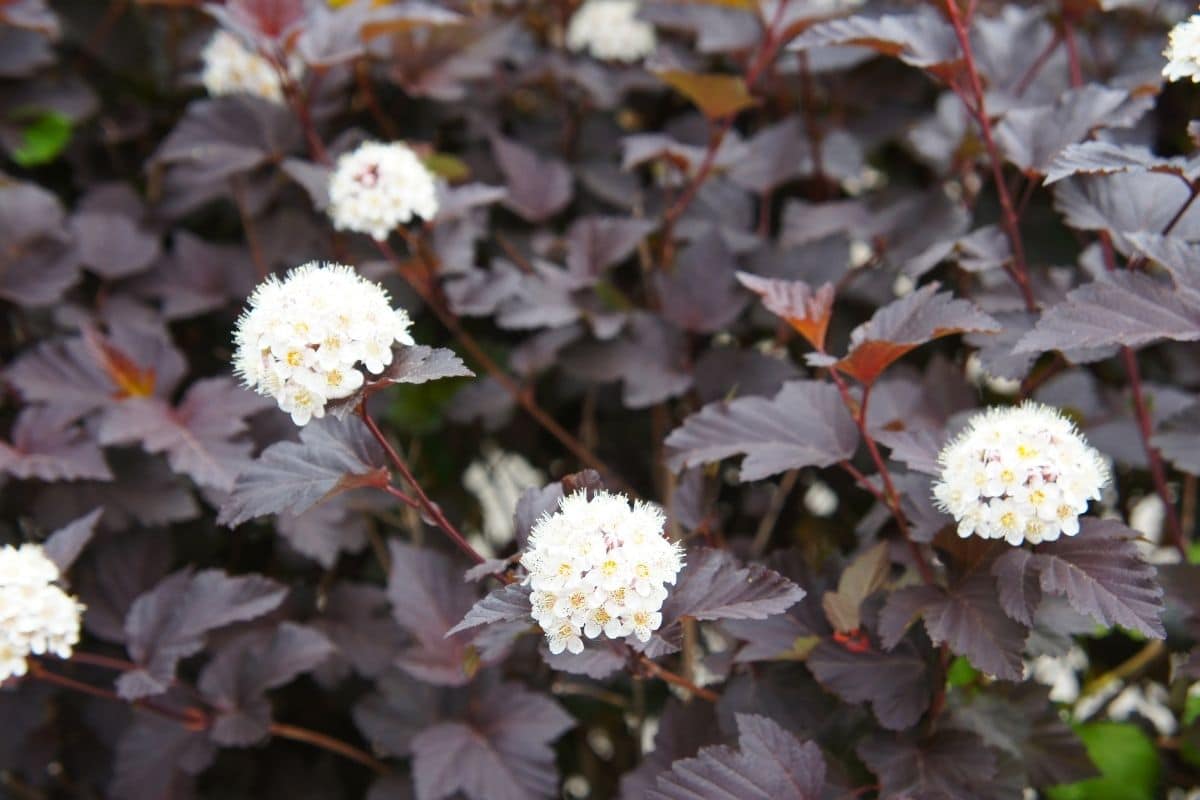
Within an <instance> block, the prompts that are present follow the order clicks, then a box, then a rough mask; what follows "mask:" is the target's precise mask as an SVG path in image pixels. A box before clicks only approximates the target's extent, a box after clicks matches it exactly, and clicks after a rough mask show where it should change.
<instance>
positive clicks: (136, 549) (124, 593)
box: [72, 531, 171, 644]
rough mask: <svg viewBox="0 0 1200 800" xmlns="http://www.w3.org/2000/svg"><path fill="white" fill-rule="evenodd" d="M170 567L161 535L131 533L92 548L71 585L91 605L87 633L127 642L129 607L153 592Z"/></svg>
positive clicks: (86, 617) (168, 549) (85, 619)
mask: <svg viewBox="0 0 1200 800" xmlns="http://www.w3.org/2000/svg"><path fill="white" fill-rule="evenodd" d="M170 566H171V546H170V542H168V541H167V537H164V536H162V535H161V534H160V533H159V532H157V531H155V532H152V533H147V532H128V533H125V534H124V535H122V536H117V537H110V538H102V539H101V540H100V541H98V542H96V543H95V544H93V545H92V546H91V547H89V548H88V549H87V552H86V553H85V554H84V556H83V568H81V569H79V570H76V574H75V577H74V580H73V581H72V588H73V589H75V590H76V591H77V592H78V594H79V597H80V599H81V600H82V601H83V603H84V605H86V606H87V613H86V614H84V615H83V625H84V628H85V629H86V630H87V631H88V633H90V634H91V635H93V636H96V637H97V638H100V639H103V640H104V641H107V642H113V643H115V644H121V643H123V642H124V641H125V618H126V617H127V616H129V608H130V606H132V605H133V603H134V601H135V600H137V598H138V597H140V596H141V595H143V594H145V593H146V592H149V591H150V590H151V589H153V588H154V586H155V585H156V584H158V582H159V581H161V580H162V579H163V577H164V576H166V574H167V570H169V569H170Z"/></svg>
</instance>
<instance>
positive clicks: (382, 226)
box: [329, 142, 438, 242]
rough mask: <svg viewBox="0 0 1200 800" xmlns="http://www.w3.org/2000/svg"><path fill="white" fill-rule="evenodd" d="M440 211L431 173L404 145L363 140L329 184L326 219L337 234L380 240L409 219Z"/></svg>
mask: <svg viewBox="0 0 1200 800" xmlns="http://www.w3.org/2000/svg"><path fill="white" fill-rule="evenodd" d="M437 210H438V198H437V184H436V183H435V182H434V179H433V175H432V174H431V173H430V172H429V170H428V169H426V167H425V165H424V164H423V163H421V159H420V158H418V157H417V154H416V153H414V152H413V151H412V150H411V149H410V148H409V147H408V146H407V145H404V144H401V143H399V142H391V143H390V144H383V143H382V142H364V143H363V144H361V145H359V146H358V147H357V148H356V149H355V150H353V151H351V152H349V153H345V154H344V155H342V156H341V157H340V158H338V161H337V167H336V168H335V169H334V171H333V176H332V177H331V178H330V180H329V217H330V219H332V220H333V226H334V227H335V228H337V229H338V230H339V231H342V230H346V231H357V232H359V233H366V234H370V235H371V236H372V237H373V238H375V239H377V240H379V241H381V242H382V241H384V240H386V239H387V238H388V235H389V234H390V233H391V232H392V231H393V230H394V229H395V228H396V227H398V226H400V225H403V224H405V223H407V222H409V221H410V220H411V219H413V217H420V218H421V219H426V220H429V219H433V217H434V216H435V215H436V214H437Z"/></svg>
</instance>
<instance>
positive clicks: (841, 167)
mask: <svg viewBox="0 0 1200 800" xmlns="http://www.w3.org/2000/svg"><path fill="white" fill-rule="evenodd" d="M820 163H821V170H822V173H823V174H824V175H825V176H827V177H830V178H834V179H840V178H848V177H851V176H855V175H858V174H859V173H860V172H862V166H863V154H862V146H861V145H860V144H859V142H858V140H857V139H855V138H854V137H852V136H849V135H848V134H846V133H844V132H841V131H826V132H824V133H823V135H822V137H821V162H820ZM815 172H816V162H815V160H814V159H813V155H812V148H811V145H810V144H809V137H808V134H807V133H806V132H805V130H804V127H803V123H802V122H801V120H800V118H799V117H797V116H792V117H787V118H786V119H784V120H783V121H782V122H777V123H775V124H773V125H768V126H767V127H765V128H762V129H761V130H759V131H758V132H756V133H755V134H754V136H752V137H751V138H750V139H748V140H747V141H746V152H745V154H744V156H743V157H742V158H740V159H738V160H736V161H735V162H734V163H733V164H732V166H731V169H730V171H729V177H730V178H732V179H733V181H734V183H736V184H738V185H739V186H742V187H744V188H746V189H749V190H750V191H752V192H756V193H758V194H764V193H766V192H770V191H772V190H774V189H775V188H776V187H779V186H782V185H783V184H785V183H788V182H789V181H792V180H795V179H796V178H799V177H801V176H804V175H812V174H814V173H815Z"/></svg>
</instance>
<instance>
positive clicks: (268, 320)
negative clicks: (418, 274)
mask: <svg viewBox="0 0 1200 800" xmlns="http://www.w3.org/2000/svg"><path fill="white" fill-rule="evenodd" d="M411 325H412V321H411V320H410V319H409V317H408V314H407V313H405V312H404V311H403V310H402V309H393V308H392V305H391V300H390V299H389V298H388V294H387V291H386V290H385V289H384V288H383V287H382V286H380V285H379V284H377V283H372V282H371V281H368V280H366V279H365V278H363V277H362V276H361V275H359V274H358V273H357V272H355V270H354V268H353V267H347V266H343V265H340V264H318V263H316V262H313V263H309V264H305V265H304V266H301V267H297V268H296V269H294V270H292V271H291V272H289V273H288V274H287V275H286V276H285V277H284V279H283V280H278V279H276V278H275V277H271V278H268V279H267V280H266V281H264V282H263V283H261V284H260V285H259V286H258V288H257V289H256V290H255V291H254V294H253V295H251V297H250V301H249V305H248V307H247V308H246V310H245V312H244V313H243V314H242V316H241V318H240V319H239V320H238V325H237V331H236V333H235V336H234V341H235V344H236V352H235V353H234V365H235V369H236V370H237V373H238V375H239V376H240V377H241V379H242V381H243V383H245V385H246V386H248V387H249V388H251V389H253V390H254V391H256V392H258V393H259V394H263V395H266V396H268V397H273V398H274V399H275V401H276V402H278V403H279V407H280V408H282V409H283V410H284V411H286V412H288V413H289V414H291V415H292V420H293V421H294V422H295V423H296V424H297V425H306V424H308V422H309V420H311V419H313V418H314V417H322V416H324V415H325V405H326V403H327V402H328V401H330V400H337V399H340V398H343V397H347V396H349V395H351V394H353V393H354V392H355V391H356V390H357V389H358V388H359V387H360V386H362V385H363V382H364V381H365V379H366V376H365V375H364V373H363V370H364V369H365V370H366V372H368V373H371V374H372V375H378V374H379V373H381V372H383V370H384V368H385V367H386V366H387V365H388V364H390V363H391V361H392V345H393V343H394V342H399V343H400V344H405V345H412V344H414V342H413V339H412V337H411V336H410V335H409V333H408V329H409V327H410V326H411ZM360 365H361V367H360Z"/></svg>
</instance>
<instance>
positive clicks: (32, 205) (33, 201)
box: [0, 29, 79, 307]
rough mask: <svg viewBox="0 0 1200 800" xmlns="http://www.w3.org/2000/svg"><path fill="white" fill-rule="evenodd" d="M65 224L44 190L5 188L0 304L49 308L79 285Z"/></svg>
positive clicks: (0, 189)
mask: <svg viewBox="0 0 1200 800" xmlns="http://www.w3.org/2000/svg"><path fill="white" fill-rule="evenodd" d="M0 30H9V31H11V29H0ZM0 35H2V34H0ZM18 35H33V34H18ZM4 49H5V47H4V45H2V44H0V50H4ZM65 223H66V220H65V215H64V213H63V208H62V204H61V203H59V201H58V198H57V197H55V196H54V195H53V194H51V193H50V192H47V191H46V190H45V189H42V188H41V187H38V186H35V185H34V184H30V183H11V182H6V183H5V184H4V185H3V186H0V240H3V241H4V242H6V244H5V247H4V249H3V250H2V251H0V299H4V300H9V301H11V302H13V303H17V304H18V305H24V306H34V307H36V306H46V305H50V304H51V303H54V302H56V301H58V300H59V299H60V298H61V297H62V295H63V292H65V291H66V290H67V289H68V288H70V287H71V286H72V285H74V284H75V282H76V281H77V280H78V279H79V256H78V248H77V247H76V246H75V245H74V243H73V242H72V240H71V237H70V235H69V233H68V231H67V229H66V224H65Z"/></svg>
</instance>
